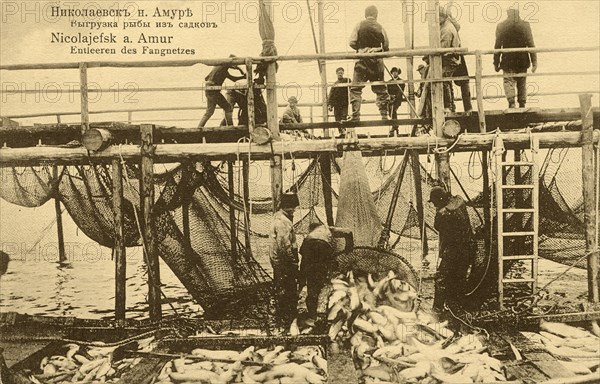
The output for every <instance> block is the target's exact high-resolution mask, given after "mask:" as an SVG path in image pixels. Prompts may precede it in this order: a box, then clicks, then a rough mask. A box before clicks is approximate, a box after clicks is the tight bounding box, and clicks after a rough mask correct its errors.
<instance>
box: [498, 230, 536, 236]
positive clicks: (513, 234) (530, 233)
mask: <svg viewBox="0 0 600 384" xmlns="http://www.w3.org/2000/svg"><path fill="white" fill-rule="evenodd" d="M534 235H535V232H534V231H522V232H502V236H534Z"/></svg>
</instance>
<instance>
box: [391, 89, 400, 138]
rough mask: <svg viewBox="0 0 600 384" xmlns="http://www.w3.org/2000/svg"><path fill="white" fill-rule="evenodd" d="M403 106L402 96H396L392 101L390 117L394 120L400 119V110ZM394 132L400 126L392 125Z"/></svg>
mask: <svg viewBox="0 0 600 384" xmlns="http://www.w3.org/2000/svg"><path fill="white" fill-rule="evenodd" d="M401 105H402V96H400V95H398V96H396V97H395V98H394V99H393V100H392V101H390V117H391V118H392V119H393V120H396V119H398V108H400V106H401ZM392 130H393V131H397V130H398V124H394V125H392Z"/></svg>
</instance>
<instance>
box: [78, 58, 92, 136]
mask: <svg viewBox="0 0 600 384" xmlns="http://www.w3.org/2000/svg"><path fill="white" fill-rule="evenodd" d="M79 90H80V94H81V95H80V96H81V133H83V132H85V131H86V130H88V129H89V128H90V113H89V109H88V101H89V97H88V77H87V63H80V64H79Z"/></svg>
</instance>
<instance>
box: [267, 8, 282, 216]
mask: <svg viewBox="0 0 600 384" xmlns="http://www.w3.org/2000/svg"><path fill="white" fill-rule="evenodd" d="M267 8H268V9H269V13H270V12H271V8H270V7H267ZM269 16H271V15H269ZM275 68H276V67H275V63H270V64H269V66H268V67H267V79H266V86H267V128H269V130H270V131H271V134H272V135H273V140H274V141H280V140H281V136H280V135H279V118H278V113H277V71H276V69H275ZM276 153H281V151H273V155H272V157H271V195H272V197H273V213H275V212H277V210H278V209H279V203H280V201H281V195H282V194H283V168H282V163H281V155H276Z"/></svg>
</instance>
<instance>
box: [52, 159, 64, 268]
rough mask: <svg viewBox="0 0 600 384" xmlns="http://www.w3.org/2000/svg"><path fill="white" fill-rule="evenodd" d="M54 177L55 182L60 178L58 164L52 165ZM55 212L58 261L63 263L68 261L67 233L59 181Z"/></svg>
mask: <svg viewBox="0 0 600 384" xmlns="http://www.w3.org/2000/svg"><path fill="white" fill-rule="evenodd" d="M52 178H53V179H54V180H55V182H56V181H57V180H58V178H59V174H58V166H57V165H53V166H52ZM54 212H55V214H56V232H57V235H58V261H59V262H61V263H63V262H65V261H67V254H66V253H65V235H64V232H63V222H62V208H61V206H60V199H59V198H58V182H57V183H56V196H54Z"/></svg>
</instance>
